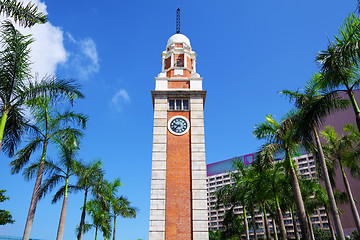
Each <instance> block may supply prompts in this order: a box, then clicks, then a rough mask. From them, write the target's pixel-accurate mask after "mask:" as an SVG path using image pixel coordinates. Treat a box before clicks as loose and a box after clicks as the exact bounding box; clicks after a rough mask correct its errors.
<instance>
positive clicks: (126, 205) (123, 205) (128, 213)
mask: <svg viewBox="0 0 360 240" xmlns="http://www.w3.org/2000/svg"><path fill="white" fill-rule="evenodd" d="M111 209H112V212H113V214H112V215H113V218H114V229H113V240H115V233H116V217H117V216H121V217H124V218H136V211H137V210H136V208H134V207H131V206H130V201H129V200H127V199H126V198H125V197H123V196H121V197H117V198H114V199H112V200H111Z"/></svg>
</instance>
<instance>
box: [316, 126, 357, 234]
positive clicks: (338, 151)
mask: <svg viewBox="0 0 360 240" xmlns="http://www.w3.org/2000/svg"><path fill="white" fill-rule="evenodd" d="M345 130H346V128H345ZM320 133H321V136H322V137H323V138H324V139H325V140H326V141H327V144H323V149H324V153H325V156H326V157H327V158H328V159H331V160H332V161H333V162H334V161H337V162H338V164H339V166H340V170H341V174H342V178H343V181H344V185H345V189H346V193H347V195H348V198H349V203H350V207H351V212H352V214H353V218H354V221H355V226H356V228H357V230H358V232H360V218H359V213H358V210H357V208H356V205H355V200H354V198H353V195H352V191H351V188H350V184H349V181H348V179H347V177H346V174H345V171H344V167H343V165H345V166H346V165H347V163H349V165H352V164H353V159H351V160H350V161H348V162H346V161H345V160H348V159H346V158H345V155H346V154H347V152H348V151H349V150H350V149H351V142H350V141H349V139H348V137H346V136H343V137H339V135H338V134H337V133H336V132H335V130H334V128H333V127H330V126H327V127H325V129H324V130H323V131H321V132H320ZM355 164H356V163H355Z"/></svg>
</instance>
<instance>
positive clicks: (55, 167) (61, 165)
mask: <svg viewBox="0 0 360 240" xmlns="http://www.w3.org/2000/svg"><path fill="white" fill-rule="evenodd" d="M55 141H56V143H57V145H58V148H59V151H58V152H59V153H58V156H59V160H60V161H59V162H53V161H49V160H46V161H45V164H44V172H48V173H49V176H48V178H47V179H45V180H44V182H43V184H42V185H41V188H40V192H39V199H41V198H43V197H44V196H45V195H46V194H47V193H48V192H49V191H52V190H53V189H54V188H55V187H56V186H57V185H58V184H59V183H61V182H63V183H64V185H63V186H62V187H61V188H60V189H59V190H58V191H57V192H56V194H55V195H54V197H53V199H52V203H56V202H57V201H58V200H60V199H61V197H63V204H62V209H61V214H60V220H59V227H58V232H57V236H56V239H57V240H61V239H62V238H63V235H64V228H65V220H66V210H67V200H68V193H69V192H71V190H77V188H76V186H73V185H69V178H70V177H71V176H72V175H74V170H75V169H74V168H75V164H74V163H75V161H76V155H77V152H76V151H77V149H78V147H77V145H78V143H77V140H76V139H75V138H74V137H68V136H67V137H66V139H64V138H62V139H56V140H55ZM39 165H40V164H39V162H35V163H33V164H31V165H30V166H29V167H27V168H26V169H25V171H24V175H25V176H26V178H27V179H30V178H32V177H35V175H36V173H37V171H38V168H39Z"/></svg>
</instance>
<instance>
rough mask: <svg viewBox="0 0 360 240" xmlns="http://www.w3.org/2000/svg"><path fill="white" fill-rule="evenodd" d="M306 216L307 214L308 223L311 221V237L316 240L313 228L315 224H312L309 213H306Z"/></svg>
mask: <svg viewBox="0 0 360 240" xmlns="http://www.w3.org/2000/svg"><path fill="white" fill-rule="evenodd" d="M306 216H307V220H308V223H309V229H310V233H311V239H312V240H315V236H314V229H313V226H312V223H311V219H310V216H309V214H306Z"/></svg>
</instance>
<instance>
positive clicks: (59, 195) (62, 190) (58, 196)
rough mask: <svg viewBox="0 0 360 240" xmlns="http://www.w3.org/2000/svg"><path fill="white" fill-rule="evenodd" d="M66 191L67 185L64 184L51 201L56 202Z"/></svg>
mask: <svg viewBox="0 0 360 240" xmlns="http://www.w3.org/2000/svg"><path fill="white" fill-rule="evenodd" d="M64 193H65V186H62V187H61V188H60V189H59V190H58V191H57V192H56V193H55V195H54V196H53V199H52V201H51V203H52V204H54V203H56V202H57V201H59V200H60V199H61V198H62V197H64Z"/></svg>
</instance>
